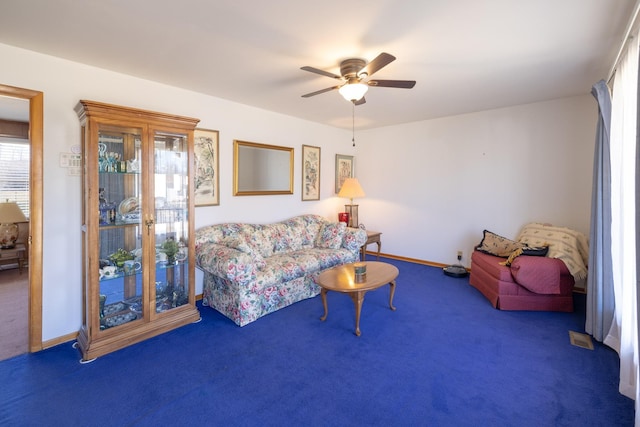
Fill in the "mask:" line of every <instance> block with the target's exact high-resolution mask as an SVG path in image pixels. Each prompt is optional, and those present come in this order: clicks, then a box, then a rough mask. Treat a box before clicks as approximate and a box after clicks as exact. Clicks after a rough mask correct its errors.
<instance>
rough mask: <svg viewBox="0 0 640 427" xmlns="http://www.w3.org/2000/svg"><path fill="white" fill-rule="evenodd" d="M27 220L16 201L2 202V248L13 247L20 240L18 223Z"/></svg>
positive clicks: (0, 203) (0, 209) (0, 216)
mask: <svg viewBox="0 0 640 427" xmlns="http://www.w3.org/2000/svg"><path fill="white" fill-rule="evenodd" d="M16 222H27V218H26V217H25V216H24V214H23V213H22V211H21V210H20V207H19V206H18V204H17V203H16V202H10V201H9V199H7V201H6V202H0V249H11V248H13V247H15V246H16V240H18V224H16Z"/></svg>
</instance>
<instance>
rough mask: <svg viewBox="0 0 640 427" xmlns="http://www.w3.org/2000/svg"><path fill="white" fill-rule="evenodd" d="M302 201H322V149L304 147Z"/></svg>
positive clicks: (309, 146)
mask: <svg viewBox="0 0 640 427" xmlns="http://www.w3.org/2000/svg"><path fill="white" fill-rule="evenodd" d="M302 200H303V201H306V200H320V147H313V146H311V145H303V146H302Z"/></svg>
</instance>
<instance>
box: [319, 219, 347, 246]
mask: <svg viewBox="0 0 640 427" xmlns="http://www.w3.org/2000/svg"><path fill="white" fill-rule="evenodd" d="M346 229H347V224H345V223H344V222H330V223H326V224H323V225H322V226H320V231H319V232H318V237H317V238H316V247H318V248H325V249H340V246H341V245H342V238H343V236H344V232H345V230H346Z"/></svg>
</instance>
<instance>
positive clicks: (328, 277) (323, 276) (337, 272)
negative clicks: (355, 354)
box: [316, 261, 399, 336]
mask: <svg viewBox="0 0 640 427" xmlns="http://www.w3.org/2000/svg"><path fill="white" fill-rule="evenodd" d="M365 264H366V265H367V274H366V277H364V278H363V279H362V280H361V281H356V277H355V272H354V269H353V264H344V265H340V266H338V267H334V268H332V269H330V270H326V271H323V272H322V273H320V275H319V276H318V278H317V279H316V283H318V285H319V286H320V287H321V288H322V289H321V291H320V295H321V296H322V305H323V306H324V316H322V317H321V318H320V320H322V321H324V320H326V319H327V314H329V309H328V307H327V292H328V291H335V292H342V293H345V294H349V296H350V297H351V299H352V300H353V304H354V305H355V307H356V331H355V333H356V335H357V336H360V312H361V311H362V302H363V301H364V294H366V293H367V291H371V290H374V289H378V288H379V287H381V286H384V285H386V284H387V283H388V284H389V290H390V294H389V307H390V308H391V310H395V309H396V308H395V307H394V306H393V294H394V293H395V291H396V277H398V274H399V271H398V269H397V268H396V267H395V266H394V265H391V264H387V263H385V262H375V261H367V262H365Z"/></svg>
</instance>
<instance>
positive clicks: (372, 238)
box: [360, 230, 382, 261]
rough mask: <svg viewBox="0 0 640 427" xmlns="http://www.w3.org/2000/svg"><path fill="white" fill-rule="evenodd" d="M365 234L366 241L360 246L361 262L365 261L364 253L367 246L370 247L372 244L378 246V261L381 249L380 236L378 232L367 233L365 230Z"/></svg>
mask: <svg viewBox="0 0 640 427" xmlns="http://www.w3.org/2000/svg"><path fill="white" fill-rule="evenodd" d="M366 232H367V241H366V242H365V243H364V245H362V248H360V250H361V252H362V254H361V255H362V261H364V260H365V252H366V251H367V245H370V244H372V243H377V244H378V260H380V248H381V247H382V243H381V242H380V235H381V234H382V233H381V232H379V231H369V230H366Z"/></svg>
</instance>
